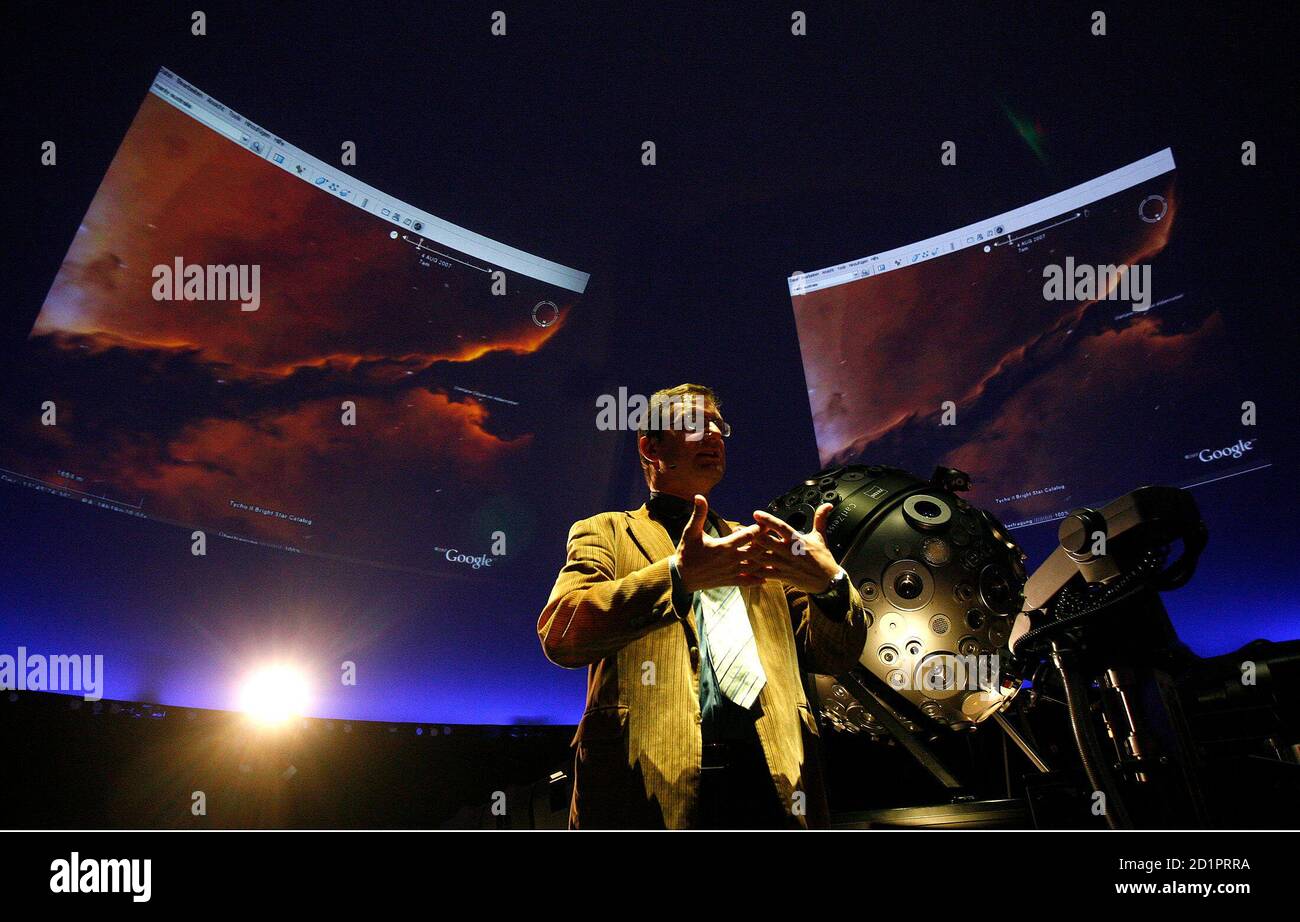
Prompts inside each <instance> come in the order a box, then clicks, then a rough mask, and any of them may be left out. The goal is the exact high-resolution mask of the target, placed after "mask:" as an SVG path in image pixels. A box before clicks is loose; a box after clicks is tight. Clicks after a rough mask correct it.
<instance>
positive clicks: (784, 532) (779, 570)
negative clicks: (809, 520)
mask: <svg viewBox="0 0 1300 922" xmlns="http://www.w3.org/2000/svg"><path fill="white" fill-rule="evenodd" d="M833 508H834V507H833V506H832V505H831V504H830V503H822V504H821V505H820V506H818V507H817V511H816V512H815V513H814V514H813V527H812V528H811V529H810V530H809V531H807V532H800V531H797V530H796V529H795V528H794V526H792V525H790V524H788V523H787V522H785V521H783V520H782V519H778V518H777V517H776V516H774V515H771V514H769V513H767V512H763V511H761V510H757V511H755V512H754V521H755V522H756V523H758V526H761V529H760V532H759V534H758V537H757V539H756V540H755V544H756V546H757V547H760V548H762V549H763V551H764V553H763V556H762V558H761V565H760V566H758V567H757V568H756V569H755V570H754V572H755V573H757V574H759V575H761V576H764V577H766V578H767V579H776V580H780V581H781V582H783V583H785V584H786V585H789V586H793V587H794V588H796V589H799V590H801V591H803V592H812V593H818V592H825V591H826V590H827V589H829V588H830V586H831V581H832V580H834V579H835V575H836V574H837V573H839V572H840V565H839V564H838V563H836V562H835V555H834V554H832V553H831V549H830V548H829V547H827V546H826V522H827V520H828V519H829V518H830V515H831V509H833ZM751 527H752V526H751Z"/></svg>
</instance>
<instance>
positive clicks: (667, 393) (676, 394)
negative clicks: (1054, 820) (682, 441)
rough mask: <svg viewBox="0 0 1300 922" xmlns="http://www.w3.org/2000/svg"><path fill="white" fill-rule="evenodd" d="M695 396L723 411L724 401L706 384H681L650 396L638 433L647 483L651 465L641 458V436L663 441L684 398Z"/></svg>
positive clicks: (638, 442)
mask: <svg viewBox="0 0 1300 922" xmlns="http://www.w3.org/2000/svg"><path fill="white" fill-rule="evenodd" d="M693 395H698V396H700V397H703V398H704V399H705V401H706V402H708V403H712V404H713V406H714V408H715V409H717V410H718V411H721V410H722V401H721V400H719V399H718V395H717V394H715V393H714V392H713V388H711V387H708V386H707V385H704V384H679V385H677V386H676V387H669V388H665V389H664V390H661V391H655V392H654V393H653V394H651V395H650V400H649V403H648V405H647V407H646V414H645V421H644V422H643V423H642V424H641V426H640V428H638V429H637V431H636V438H637V446H638V448H637V453H636V457H637V461H639V462H640V463H641V473H643V474H645V475H646V480H647V482H648V481H649V477H650V465H648V464H646V461H645V458H643V457H642V456H641V450H640V447H639V446H640V444H641V436H643V435H644V436H647V437H648V438H650V439H652V440H654V441H656V442H657V441H659V440H660V439H662V438H663V437H664V430H665V429H667V428H669V427H671V426H672V424H673V422H674V419H673V412H674V410H675V408H676V407H677V406H679V405H681V404H682V402H683V400H682V398H683V397H687V396H693Z"/></svg>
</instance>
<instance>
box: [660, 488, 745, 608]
mask: <svg viewBox="0 0 1300 922" xmlns="http://www.w3.org/2000/svg"><path fill="white" fill-rule="evenodd" d="M708 514H709V502H708V500H706V499H705V498H704V497H703V496H701V495H699V494H698V493H697V494H696V495H695V508H694V509H693V510H692V511H691V520H690V521H689V522H687V523H686V528H685V529H684V530H683V531H682V539H681V541H679V542H677V572H678V573H679V574H680V575H681V578H682V588H684V589H686V590H687V591H688V592H695V591H696V590H697V589H715V588H717V587H718V586H756V585H758V584H760V583H762V582H763V577H761V576H757V575H754V574H753V573H752V572H751V570H753V569H754V568H755V567H756V566H757V563H758V560H757V553H758V552H757V549H756V548H754V547H753V545H752V542H753V539H754V536H755V535H757V534H758V531H759V528H758V526H757V525H749V526H747V527H745V528H740V529H737V530H736V531H733V532H732V533H731V534H729V535H727V536H725V537H722V538H714V537H713V536H712V535H706V534H705V533H704V520H705V518H706V517H707V516H708Z"/></svg>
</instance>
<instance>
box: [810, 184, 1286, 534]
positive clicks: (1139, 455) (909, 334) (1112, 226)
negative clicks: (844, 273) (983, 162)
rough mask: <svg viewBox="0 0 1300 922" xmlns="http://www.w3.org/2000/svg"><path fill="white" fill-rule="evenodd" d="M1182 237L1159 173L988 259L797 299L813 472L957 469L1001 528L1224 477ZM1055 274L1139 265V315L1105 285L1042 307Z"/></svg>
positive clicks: (1201, 326)
mask: <svg viewBox="0 0 1300 922" xmlns="http://www.w3.org/2000/svg"><path fill="white" fill-rule="evenodd" d="M1150 196H1158V197H1159V199H1160V200H1162V201H1163V203H1164V204H1163V205H1162V207H1161V209H1160V214H1159V218H1158V220H1154V221H1148V220H1143V219H1142V217H1141V215H1140V208H1141V207H1142V205H1143V202H1144V201H1149V199H1148V197H1150ZM1178 226H1179V198H1178V193H1177V189H1176V175H1175V174H1174V173H1173V172H1169V173H1165V174H1162V175H1160V176H1157V177H1155V178H1154V179H1152V180H1149V181H1146V182H1143V183H1140V184H1139V185H1137V186H1135V187H1133V188H1130V189H1126V190H1124V191H1121V192H1119V193H1116V194H1114V195H1111V196H1108V197H1106V198H1103V199H1101V200H1099V201H1096V202H1093V203H1092V204H1091V205H1089V206H1087V207H1086V208H1082V209H1078V210H1075V211H1071V212H1070V213H1069V214H1066V215H1061V216H1058V217H1055V218H1049V219H1044V220H1043V221H1042V222H1041V223H1040V225H1038V226H1036V227H1030V228H1026V229H1024V230H1019V231H1016V232H1015V234H1008V235H1006V236H1005V237H1003V238H1001V239H999V240H998V241H997V242H996V243H991V244H989V245H976V246H968V247H966V248H964V249H959V250H956V251H954V252H951V253H947V254H943V255H940V256H938V257H936V258H933V259H928V260H923V261H920V262H917V263H915V264H912V265H905V266H902V267H900V268H897V269H894V270H891V271H887V272H881V273H879V274H876V275H872V276H867V277H864V278H860V279H856V280H853V281H850V282H847V283H844V284H840V285H835V286H833V287H828V288H824V289H820V290H812V291H809V292H807V293H804V294H798V295H796V296H795V297H794V298H793V299H792V300H793V304H794V309H795V318H796V322H797V327H798V331H799V343H800V350H801V353H802V357H803V364H804V372H805V376H806V380H807V382H808V393H809V401H810V405H811V409H812V414H813V422H814V428H815V431H816V435H817V444H818V451H819V454H820V458H821V462H822V464H823V465H825V466H828V467H829V466H832V465H837V464H845V463H852V462H862V463H869V464H891V465H896V466H899V467H903V468H906V469H908V470H911V471H913V472H915V473H917V474H921V475H928V474H930V473H931V472H932V471H933V470H934V468H935V467H936V466H937V465H944V466H948V467H955V468H957V469H959V470H963V471H965V472H967V473H968V474H970V475H971V478H972V484H973V486H972V490H971V493H970V499H971V501H972V502H974V503H976V504H977V505H980V506H982V507H983V508H986V509H988V510H989V511H990V512H993V513H994V514H995V515H997V516H998V517H999V518H1000V519H1001V520H1002V521H1004V522H1005V523H1006V524H1008V525H1010V526H1013V527H1014V526H1017V525H1024V524H1032V523H1035V522H1038V521H1046V520H1048V519H1050V518H1054V517H1057V516H1059V515H1060V514H1062V513H1064V512H1066V511H1068V510H1069V509H1070V508H1074V507H1076V506H1078V505H1084V504H1094V503H1095V504H1101V503H1104V502H1105V501H1108V500H1110V499H1113V498H1115V497H1117V496H1119V495H1122V494H1123V493H1126V492H1128V491H1130V490H1132V489H1135V488H1136V487H1138V486H1142V485H1144V484H1149V483H1165V484H1171V485H1188V484H1191V483H1194V482H1197V481H1198V479H1201V478H1209V477H1213V476H1216V475H1220V474H1223V473H1225V472H1226V471H1227V470H1229V469H1230V468H1232V467H1233V465H1232V464H1231V463H1230V464H1227V465H1222V466H1220V467H1215V468H1211V467H1207V466H1206V465H1205V464H1204V463H1202V462H1201V461H1200V460H1199V459H1198V458H1197V457H1196V451H1197V450H1198V449H1202V448H1207V447H1214V446H1216V444H1217V442H1218V441H1222V442H1224V443H1225V444H1230V443H1231V442H1233V441H1234V440H1235V439H1236V438H1237V437H1238V432H1239V430H1238V429H1237V428H1234V424H1235V422H1236V418H1237V415H1238V414H1239V407H1240V403H1241V400H1240V395H1239V394H1238V393H1237V389H1236V388H1235V387H1234V384H1233V381H1234V363H1233V360H1232V349H1231V346H1230V344H1229V343H1227V342H1226V335H1225V330H1224V324H1223V320H1222V316H1221V315H1220V313H1219V312H1218V311H1217V310H1215V308H1214V305H1213V304H1209V303H1206V300H1205V299H1204V298H1203V297H1201V296H1200V295H1199V293H1198V292H1197V291H1195V290H1194V289H1193V290H1189V289H1188V287H1187V285H1186V284H1185V280H1184V278H1183V273H1182V272H1180V266H1179V264H1178V262H1177V260H1176V259H1172V258H1170V255H1169V250H1170V248H1171V246H1172V240H1173V238H1174V237H1175V236H1176V233H1177V228H1178ZM1067 258H1072V259H1073V261H1074V263H1075V264H1080V265H1081V264H1086V265H1090V266H1120V267H1123V266H1131V267H1135V268H1133V269H1130V270H1129V271H1137V269H1136V267H1138V266H1149V267H1150V270H1149V271H1150V277H1151V279H1152V287H1153V289H1154V292H1153V295H1152V304H1151V307H1150V309H1149V310H1146V311H1134V310H1133V309H1132V307H1133V305H1132V302H1131V301H1124V300H1118V299H1114V298H1112V297H1107V296H1108V295H1115V294H1119V291H1118V290H1117V289H1116V287H1115V286H1112V287H1111V288H1110V289H1107V290H1105V291H1099V292H1096V293H1095V294H1096V295H1097V297H1094V298H1092V299H1086V300H1075V299H1069V298H1067V299H1062V300H1049V299H1048V298H1047V297H1045V292H1044V284H1045V282H1044V268H1045V267H1048V266H1061V265H1064V264H1065V262H1066V260H1067ZM1261 455H1262V452H1260V453H1257V454H1256V455H1255V456H1253V457H1252V458H1250V459H1244V460H1242V461H1241V463H1239V464H1236V465H1235V467H1236V468H1243V467H1246V466H1248V465H1249V464H1251V463H1258V461H1257V459H1258V458H1259V457H1260V456H1261Z"/></svg>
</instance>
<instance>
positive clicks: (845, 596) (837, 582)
mask: <svg viewBox="0 0 1300 922" xmlns="http://www.w3.org/2000/svg"><path fill="white" fill-rule="evenodd" d="M813 599H814V600H815V601H816V602H817V604H818V605H821V606H823V607H825V606H827V605H829V606H831V607H835V606H838V605H846V606H847V605H848V601H849V572H848V571H847V570H845V569H844V568H843V567H840V572H838V573H836V574H835V578H834V579H832V580H831V585H830V588H828V589H827V590H826V591H825V592H818V593H815V594H814V595H813Z"/></svg>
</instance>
